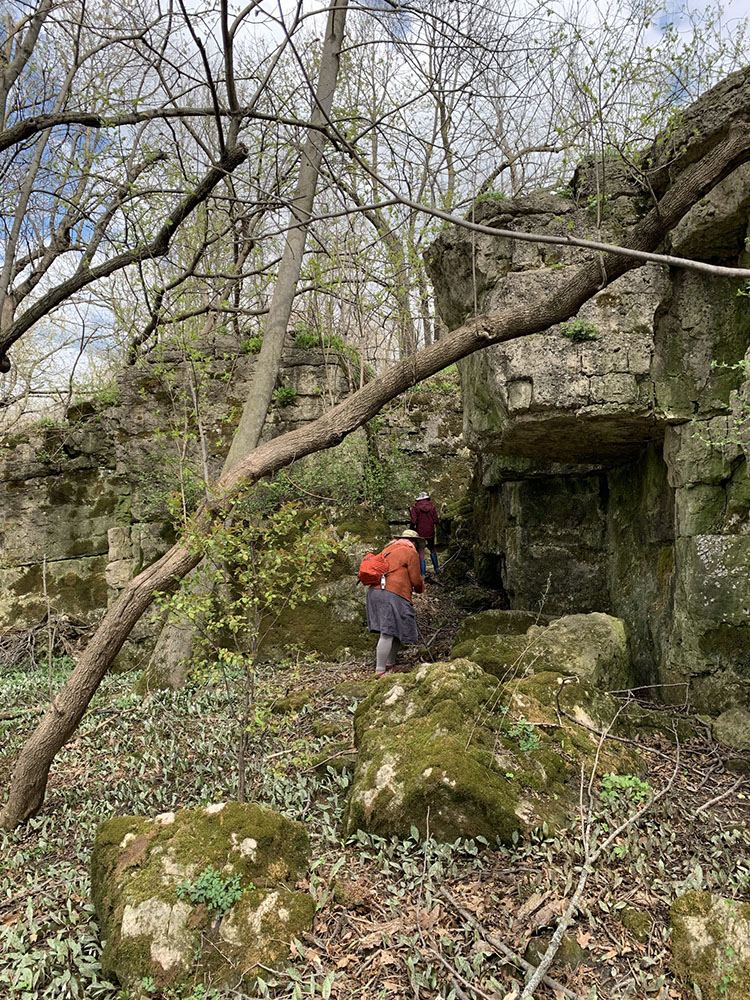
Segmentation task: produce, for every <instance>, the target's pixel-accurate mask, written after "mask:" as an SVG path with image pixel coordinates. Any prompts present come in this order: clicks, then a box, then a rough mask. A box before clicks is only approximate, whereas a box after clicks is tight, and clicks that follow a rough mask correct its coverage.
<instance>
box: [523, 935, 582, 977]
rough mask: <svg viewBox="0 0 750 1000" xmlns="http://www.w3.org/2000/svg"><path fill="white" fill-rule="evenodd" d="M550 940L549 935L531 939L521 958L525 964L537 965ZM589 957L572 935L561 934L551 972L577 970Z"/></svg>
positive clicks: (550, 936)
mask: <svg viewBox="0 0 750 1000" xmlns="http://www.w3.org/2000/svg"><path fill="white" fill-rule="evenodd" d="M551 940H552V934H551V933H549V934H539V935H537V936H536V937H533V938H531V940H530V941H529V943H528V945H527V946H526V951H525V952H524V956H523V957H524V958H525V959H526V961H527V962H531V964H532V965H539V963H540V962H541V961H542V959H543V958H544V955H545V953H546V951H547V948H549V944H550V941H551ZM590 957H591V955H590V953H588V954H587V952H586V951H585V949H584V948H582V947H581V946H580V944H579V943H578V942H577V941H576V939H575V938H574V937H573V935H572V934H563V938H562V941H561V942H560V946H559V948H558V949H557V952H556V953H555V957H554V959H553V961H552V965H551V968H552V969H553V970H555V969H579V968H580V967H581V966H582V965H585V964H586V962H587V961H588V960H589V958H590Z"/></svg>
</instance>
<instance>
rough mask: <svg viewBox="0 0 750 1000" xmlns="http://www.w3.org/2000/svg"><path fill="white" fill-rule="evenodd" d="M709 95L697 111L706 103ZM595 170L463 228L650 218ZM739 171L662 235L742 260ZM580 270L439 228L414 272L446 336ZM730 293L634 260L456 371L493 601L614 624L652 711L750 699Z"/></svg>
mask: <svg viewBox="0 0 750 1000" xmlns="http://www.w3.org/2000/svg"><path fill="white" fill-rule="evenodd" d="M742 85H743V86H744V85H745V80H744V77H743V84H742ZM720 91H721V88H719V89H718V90H717V91H716V93H713V94H712V95H711V96H710V100H709V101H708V103H707V104H706V106H705V107H704V109H703V112H702V113H705V114H709V115H710V114H713V112H714V110H715V109H716V108H717V107H719V106H720V105H721V102H722V100H723V99H724V98H722V97H721V96H720ZM729 91H731V87H730V88H729V90H728V91H727V93H729ZM726 110H727V109H726V107H724V110H723V111H722V114H723V113H726ZM686 142H687V143H688V144H689V142H690V139H689V138H686ZM658 148H659V145H658V144H657V146H655V149H658ZM597 171H599V173H600V174H601V175H602V176H600V177H599V178H598V179H597V178H596V177H595V176H594V175H595V174H596V173H597ZM597 171H595V170H594V169H593V168H592V166H591V164H583V165H582V166H581V167H580V168H579V169H578V170H577V171H576V175H575V177H574V178H573V181H572V185H571V188H572V192H573V194H574V198H556V197H554V196H552V195H550V194H549V193H538V194H535V195H533V196H531V197H529V198H524V199H509V200H508V201H507V202H502V203H495V204H494V205H491V204H489V203H487V202H485V203H482V204H481V205H477V206H475V209H474V213H475V214H474V216H473V217H474V218H476V219H477V220H478V221H482V222H483V223H487V224H488V225H496V226H499V227H502V228H504V229H512V230H515V231H519V232H536V233H540V232H545V233H547V234H549V235H559V234H560V233H564V232H572V233H575V234H580V235H584V234H585V233H586V232H590V230H591V226H592V212H591V209H590V204H591V196H594V199H593V200H594V201H595V195H596V193H597V191H598V190H600V187H601V182H602V181H606V185H605V186H606V189H607V192H608V207H607V209H606V211H605V212H604V213H603V217H602V218H601V220H599V221H601V225H602V230H601V231H602V235H603V238H605V239H610V240H612V241H613V242H618V243H619V242H622V240H623V238H624V237H625V236H626V234H627V232H628V230H629V229H630V227H631V226H632V225H633V224H634V223H635V222H637V221H638V219H639V218H641V217H642V215H643V212H644V211H647V210H648V208H649V205H648V204H647V203H646V201H644V199H643V197H642V195H643V191H642V189H641V188H640V187H639V184H638V182H637V179H636V178H635V176H634V175H632V174H631V175H628V170H627V168H624V167H623V165H622V164H618V163H616V162H611V163H610V162H606V163H604V164H600V165H599V167H598V168H597ZM749 171H750V168H748V167H747V166H746V165H745V166H742V167H740V168H738V169H737V170H736V171H734V173H732V174H731V175H730V176H729V177H727V178H725V180H723V181H722V182H721V184H719V185H718V186H717V187H716V188H715V189H714V191H713V192H712V193H711V194H710V195H709V196H707V197H706V198H703V199H701V200H700V202H699V203H698V204H696V205H695V206H693V208H692V209H691V211H690V212H689V213H688V214H687V215H686V216H685V217H684V218H683V220H682V221H681V222H680V223H679V225H678V226H677V227H676V228H675V230H674V231H673V233H672V234H671V239H672V241H673V248H674V249H675V250H676V251H677V252H684V253H685V254H686V255H687V256H690V257H694V258H698V259H703V260H716V259H719V258H721V259H722V260H724V261H725V262H734V263H738V264H744V258H743V254H745V253H746V250H745V246H744V241H745V237H746V235H747V232H748V219H749V215H750V194H748V185H747V177H748V173H749ZM657 174H658V171H655V172H654V177H655V176H656V175H657ZM581 257H582V255H581V253H580V252H579V251H573V250H572V248H566V247H551V246H547V247H545V246H543V245H541V244H533V245H530V244H524V243H521V242H519V241H517V240H510V239H507V238H493V237H490V236H485V237H484V238H481V239H477V238H475V236H474V234H471V235H469V234H467V233H464V232H461V231H459V230H457V229H456V230H448V231H446V232H445V233H443V234H441V236H440V237H439V238H438V239H437V240H436V242H435V243H434V244H433V246H432V247H431V248H430V251H429V254H428V261H429V266H430V268H431V271H432V277H433V283H434V285H435V288H436V290H437V306H438V310H439V312H440V314H441V315H442V317H443V319H444V321H445V322H446V324H447V325H448V327H449V328H450V329H453V328H454V327H456V326H458V325H459V324H460V323H461V322H463V321H464V320H465V319H466V317H467V316H469V315H471V314H473V312H474V311H475V310H476V309H477V306H478V308H479V311H480V313H491V312H492V311H494V310H500V309H503V308H506V307H514V306H518V305H520V304H524V303H529V302H531V303H533V302H535V301H537V300H538V299H539V298H543V297H544V296H545V295H546V294H548V293H549V292H551V291H552V290H553V289H554V287H555V284H556V282H557V281H558V280H559V274H560V272H559V270H558V269H559V268H564V267H566V266H567V265H572V264H573V263H574V262H580V260H581ZM735 285H736V282H735V283H733V282H732V281H730V280H729V279H722V278H717V279H716V280H714V277H712V276H708V275H702V274H697V273H695V272H690V271H687V270H680V269H672V270H669V271H668V270H667V269H666V268H664V267H662V266H661V265H657V264H649V265H647V266H645V267H640V268H638V269H636V270H633V271H631V272H629V273H628V274H625V275H623V276H622V277H620V278H618V279H617V280H616V281H614V282H612V283H611V284H610V285H608V286H607V287H606V288H603V289H602V290H601V291H600V292H599V293H598V294H596V295H595V296H594V297H593V298H592V299H591V300H590V301H588V302H587V303H586V304H585V305H584V306H583V307H582V308H581V310H580V312H579V313H578V315H577V316H575V317H571V318H570V320H568V321H566V322H565V323H562V324H560V325H556V326H553V327H550V328H549V329H548V330H545V331H543V332H540V333H538V334H534V335H533V336H529V337H523V338H519V339H517V340H514V341H510V342H507V343H504V344H501V345H496V346H493V347H491V348H488V349H487V350H483V351H479V352H477V353H475V354H473V355H472V356H470V357H468V358H466V359H464V360H462V361H461V362H460V365H459V367H460V370H461V375H462V382H463V386H464V436H465V440H466V443H467V444H468V446H469V447H470V448H471V449H472V450H473V451H474V453H475V455H476V457H477V463H478V481H479V482H480V483H481V487H480V489H479V490H478V491H477V493H476V495H475V498H474V517H473V526H474V532H475V540H476V546H477V551H478V554H477V556H476V559H475V563H476V569H477V572H478V574H479V575H480V577H481V578H482V582H486V583H489V584H491V585H493V586H495V587H500V588H502V589H503V590H504V591H505V595H506V597H507V601H508V604H509V606H510V607H511V608H513V609H519V610H522V609H530V610H533V609H536V608H538V607H540V606H542V607H543V610H544V612H545V613H547V614H550V615H553V616H555V617H556V616H559V615H564V614H575V613H580V612H593V611H599V612H606V613H610V614H613V615H616V616H617V617H619V618H622V619H623V620H625V622H626V623H627V626H628V629H629V632H630V635H631V639H632V647H633V658H634V664H635V667H636V671H637V676H638V683H640V684H649V685H656V684H659V683H661V684H663V685H665V687H664V689H663V692H662V694H663V696H664V698H665V699H667V700H669V699H670V698H674V699H676V700H680V701H682V700H684V698H685V694H686V693H688V694H689V696H690V699H691V701H692V703H693V705H694V706H695V707H696V708H698V709H699V710H701V711H711V712H715V711H717V710H718V711H721V710H723V709H726V708H728V707H729V706H730V705H731V704H732V703H733V702H734V701H735V700H736V699H737V698H739V699H740V701H741V702H742V703H743V704H746V705H750V676H748V671H747V668H746V664H747V662H748V656H749V655H750V627H749V626H748V621H749V620H750V574H749V573H748V572H747V569H748V566H750V478H749V477H748V474H747V455H748V453H750V430H749V429H748V428H749V425H750V422H748V420H747V412H748V402H749V401H750V381H748V380H747V378H746V374H747V370H748V369H747V367H746V362H747V360H749V359H748V358H747V357H746V350H747V348H748V342H749V340H750V335H749V333H748V331H750V323H749V322H748V318H749V316H750V302H748V299H747V297H746V296H743V295H740V296H738V295H737V289H736V287H735ZM576 338H578V339H576ZM511 645H512V644H511ZM467 655H470V654H467ZM680 685H682V689H680Z"/></svg>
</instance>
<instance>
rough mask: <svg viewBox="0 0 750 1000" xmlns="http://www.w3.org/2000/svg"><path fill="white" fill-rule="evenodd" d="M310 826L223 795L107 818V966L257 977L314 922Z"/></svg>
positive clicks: (134, 977) (223, 979)
mask: <svg viewBox="0 0 750 1000" xmlns="http://www.w3.org/2000/svg"><path fill="white" fill-rule="evenodd" d="M309 861H310V845H309V841H308V837H307V833H306V832H305V829H304V827H303V826H302V825H301V824H300V823H294V822H292V821H291V820H288V819H286V818H285V817H283V816H281V815H280V814H279V813H276V812H273V811H272V810H270V809H265V808H263V807H261V806H258V805H253V804H241V803H237V802H233V803H218V804H216V805H211V806H207V807H206V808H204V809H185V810H181V811H179V812H170V813H164V814H162V815H161V816H157V817H156V818H155V819H148V818H145V817H142V816H117V817H115V818H113V819H110V820H107V821H105V822H104V823H102V824H101V825H100V826H99V829H98V830H97V835H96V840H95V843H94V850H93V854H92V858H91V887H92V895H93V899H94V905H95V907H96V913H97V917H98V920H99V925H100V927H101V934H102V938H103V939H104V941H105V945H104V951H103V953H102V967H103V969H104V972H105V974H106V975H108V976H112V977H115V978H116V979H118V980H119V982H120V983H121V984H122V985H123V986H124V987H137V986H138V985H139V984H140V982H141V980H142V979H143V978H144V977H151V978H152V979H153V980H154V983H155V984H156V986H157V987H158V988H159V989H165V988H167V987H170V986H179V985H185V986H190V985H192V984H193V983H196V982H203V981H204V978H209V979H210V981H211V982H212V983H214V984H215V985H220V984H228V985H233V986H235V985H237V984H239V983H240V982H242V981H243V980H247V979H252V977H253V976H254V975H255V972H256V969H257V968H258V966H259V964H263V965H271V966H273V965H275V964H276V962H278V961H280V960H283V959H284V958H285V957H286V955H287V954H288V951H289V943H290V941H291V940H292V938H293V937H295V936H299V935H300V934H301V933H302V932H303V931H305V930H307V929H308V928H309V926H310V925H311V923H312V918H313V915H314V912H315V904H314V902H313V900H312V898H311V897H310V896H309V895H308V894H306V893H303V892H298V891H296V890H295V883H296V882H297V880H298V879H299V878H300V877H301V876H302V875H303V874H304V873H305V872H306V871H307V869H308V867H309Z"/></svg>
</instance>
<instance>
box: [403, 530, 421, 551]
mask: <svg viewBox="0 0 750 1000" xmlns="http://www.w3.org/2000/svg"><path fill="white" fill-rule="evenodd" d="M398 537H399V538H408V539H409V541H410V542H416V543H417V546H418V547H419V548H420V549H422V548H424V547H425V545H426V544H427V540H426V539H424V538H422V536H421V535H418V534H417V533H416V531H415V530H414V529H413V528H405V529H404V531H402V532H401V534H400V535H399V536H398ZM420 542H421V543H422V544H421V545H420V544H419V543H420Z"/></svg>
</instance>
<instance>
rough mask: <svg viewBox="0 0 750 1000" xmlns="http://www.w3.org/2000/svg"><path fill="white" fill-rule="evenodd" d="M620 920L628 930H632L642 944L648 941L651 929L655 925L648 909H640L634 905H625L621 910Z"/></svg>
mask: <svg viewBox="0 0 750 1000" xmlns="http://www.w3.org/2000/svg"><path fill="white" fill-rule="evenodd" d="M620 920H621V921H622V925H623V927H624V928H625V929H626V930H627V931H630V933H631V934H632V935H633V937H634V938H635V939H636V941H639V942H640V943H641V944H645V943H646V942H647V941H648V939H649V935H650V934H651V929H652V927H653V926H654V920H653V917H652V916H651V914H650V913H648V912H647V911H646V910H639V909H637V908H636V907H634V906H625V907H623V909H622V910H620Z"/></svg>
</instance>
